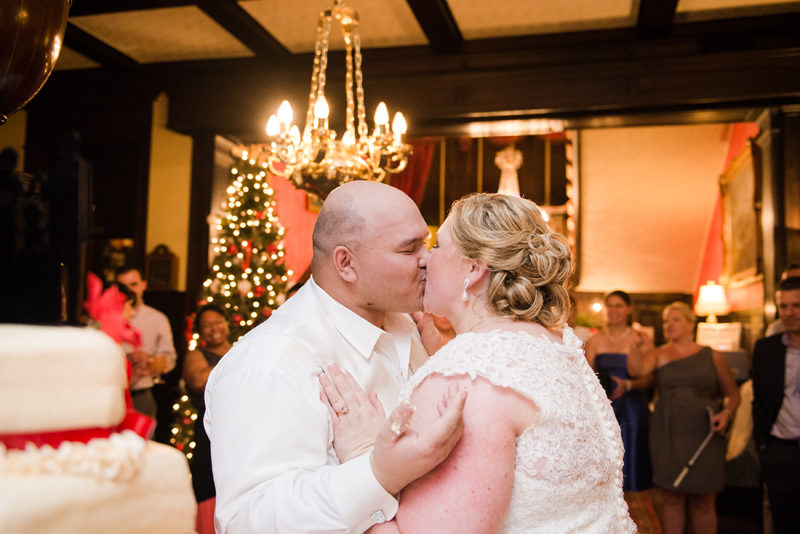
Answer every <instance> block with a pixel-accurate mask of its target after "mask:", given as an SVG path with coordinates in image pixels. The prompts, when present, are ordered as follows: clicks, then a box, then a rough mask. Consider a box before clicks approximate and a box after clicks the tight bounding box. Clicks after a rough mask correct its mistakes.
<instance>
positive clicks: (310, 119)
mask: <svg viewBox="0 0 800 534" xmlns="http://www.w3.org/2000/svg"><path fill="white" fill-rule="evenodd" d="M324 24H325V20H324V18H323V17H320V18H319V20H318V21H317V41H316V43H314V67H313V69H312V71H311V93H310V94H309V95H308V112H307V113H306V127H305V128H304V129H303V137H307V136H308V135H310V134H311V128H312V126H313V124H314V104H316V103H317V84H318V80H319V72H320V58H321V56H322V33H323V32H324Z"/></svg>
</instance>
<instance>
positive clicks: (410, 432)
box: [370, 384, 467, 495]
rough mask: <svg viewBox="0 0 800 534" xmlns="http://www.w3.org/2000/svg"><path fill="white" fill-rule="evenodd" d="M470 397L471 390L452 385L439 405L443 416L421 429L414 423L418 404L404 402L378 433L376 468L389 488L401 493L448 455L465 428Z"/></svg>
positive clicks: (374, 466)
mask: <svg viewBox="0 0 800 534" xmlns="http://www.w3.org/2000/svg"><path fill="white" fill-rule="evenodd" d="M466 401H467V392H466V391H459V388H458V384H453V385H451V386H450V388H449V389H448V391H447V394H446V396H445V398H444V399H443V400H442V401H441V402H440V405H439V406H438V410H439V414H440V417H439V418H438V419H436V420H435V421H434V422H433V424H432V425H430V426H429V427H428V428H427V429H426V430H425V431H424V432H421V433H420V432H417V431H416V430H415V429H414V427H413V426H412V425H411V424H410V422H411V417H412V416H413V415H414V407H413V406H411V404H410V403H409V402H408V401H404V402H401V403H400V405H399V406H398V407H397V408H396V409H395V410H394V412H392V414H391V416H389V419H388V420H387V421H386V423H385V424H384V425H383V428H381V430H380V432H379V433H378V438H377V440H376V441H375V448H374V449H373V451H372V456H371V458H370V462H371V464H372V472H373V473H374V475H375V478H376V479H377V480H378V482H379V483H380V484H381V486H383V488H384V489H385V490H386V491H388V492H389V493H391V494H392V495H396V494H398V493H399V492H400V490H401V489H403V488H404V487H405V486H407V485H408V484H410V483H411V482H413V481H414V480H416V479H418V478H419V477H421V476H423V475H425V474H427V473H429V472H430V471H431V470H433V469H434V468H435V467H436V466H437V465H439V464H440V463H442V462H443V461H444V460H445V458H447V456H448V455H449V454H450V451H452V450H453V447H455V445H456V443H458V440H459V439H460V438H461V434H462V433H463V431H464V419H463V413H464V404H465V403H466Z"/></svg>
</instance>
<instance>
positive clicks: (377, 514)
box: [372, 510, 386, 523]
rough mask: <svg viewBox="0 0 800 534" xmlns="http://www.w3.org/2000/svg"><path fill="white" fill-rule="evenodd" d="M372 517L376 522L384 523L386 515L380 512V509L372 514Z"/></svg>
mask: <svg viewBox="0 0 800 534" xmlns="http://www.w3.org/2000/svg"><path fill="white" fill-rule="evenodd" d="M372 519H373V520H374V521H375V522H376V523H386V516H385V515H383V512H381V511H380V510H378V511H377V512H375V513H374V514H372Z"/></svg>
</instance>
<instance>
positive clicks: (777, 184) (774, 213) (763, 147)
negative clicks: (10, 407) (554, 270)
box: [756, 109, 786, 324]
mask: <svg viewBox="0 0 800 534" xmlns="http://www.w3.org/2000/svg"><path fill="white" fill-rule="evenodd" d="M783 123H784V117H783V114H782V113H781V112H780V110H777V109H771V110H766V111H765V112H764V113H763V114H762V115H761V117H760V118H759V120H758V125H759V127H760V129H761V134H760V135H759V136H758V138H757V139H756V145H757V147H758V149H759V150H758V152H757V153H758V156H759V159H760V162H759V163H756V165H757V166H758V168H760V172H758V170H759V169H756V171H757V174H756V179H757V180H760V182H761V231H762V240H761V241H762V258H763V270H762V272H763V276H764V315H765V324H769V323H770V322H771V321H772V320H773V319H774V318H775V312H776V307H775V288H776V282H777V280H778V279H779V278H780V273H781V271H782V270H783V268H784V266H785V265H786V227H785V225H784V222H785V218H784V214H783V210H784V204H783V198H782V196H783V192H784V186H783V184H784V179H783V170H784V150H783V149H784V146H783V135H784V133H783Z"/></svg>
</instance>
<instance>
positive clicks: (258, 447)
mask: <svg viewBox="0 0 800 534" xmlns="http://www.w3.org/2000/svg"><path fill="white" fill-rule="evenodd" d="M426 359H427V354H426V353H425V349H424V348H423V346H422V343H421V341H420V338H419V334H418V333H417V329H416V326H415V325H414V322H413V321H412V320H411V319H410V318H409V317H408V316H407V315H405V314H395V313H388V314H387V315H386V320H385V323H384V329H383V330H382V329H380V328H377V327H376V326H374V325H372V324H371V323H369V322H368V321H366V320H364V319H363V318H361V317H360V316H358V315H357V314H355V313H354V312H352V311H350V310H349V309H347V308H345V307H344V306H342V305H341V304H339V303H338V302H336V301H335V300H334V299H333V298H331V297H330V296H329V295H328V294H327V293H325V291H323V290H322V289H321V288H320V287H319V286H317V285H316V284H315V283H314V280H313V279H311V280H309V281H308V283H306V285H305V286H303V288H302V289H300V291H298V292H297V293H296V294H295V295H294V296H293V297H292V298H290V299H289V300H288V301H286V303H284V304H283V305H282V306H281V307H280V308H279V309H278V310H277V311H276V312H275V313H274V314H273V315H272V317H270V318H269V320H267V321H266V322H265V323H264V324H262V325H260V326H259V327H258V328H256V329H254V330H253V331H252V332H250V333H248V334H247V335H246V336H245V337H243V338H242V339H241V340H240V341H239V342H238V343H236V345H234V347H233V348H232V349H231V350H230V351H229V352H228V354H227V355H226V356H225V357H224V358H222V361H221V362H220V363H219V364H218V365H217V366H216V367H215V368H214V370H213V371H212V373H211V375H210V377H209V379H208V384H207V386H206V392H205V402H206V414H205V419H204V423H205V427H206V431H207V432H208V435H209V437H210V438H211V456H212V464H213V470H214V482H215V485H216V489H217V502H216V511H215V524H216V529H217V533H218V534H251V533H252V534H256V533H258V534H266V533H273V532H275V533H278V532H279V533H294V532H331V533H333V532H336V533H350V532H353V533H360V532H364V531H365V530H367V529H368V528H369V527H371V526H372V525H373V524H375V523H376V522H381V521H382V520H383V519H386V520H388V519H391V518H392V517H394V515H395V513H396V512H397V500H396V499H395V497H394V496H392V495H390V494H389V493H387V492H386V491H385V490H384V489H383V487H382V486H381V485H380V484H379V483H378V481H377V480H376V479H375V476H374V475H373V473H372V469H371V467H370V464H369V454H364V455H362V456H360V457H359V458H356V459H354V460H351V461H349V462H347V463H345V464H339V462H338V460H337V458H336V453H335V451H334V449H333V428H332V425H331V420H330V416H329V414H328V411H327V409H326V408H325V406H324V405H323V404H322V402H321V401H320V399H319V392H320V386H319V381H318V378H317V377H318V375H319V374H320V373H321V372H322V369H323V368H324V369H327V366H328V364H329V363H330V362H336V363H337V365H339V367H342V368H344V369H347V370H348V371H349V372H351V373H352V375H353V376H354V377H355V378H356V380H357V381H358V382H359V384H360V385H361V387H362V388H363V389H364V391H366V392H372V391H374V392H376V393H377V394H378V398H379V399H380V401H381V403H383V406H384V408H385V409H386V413H387V415H388V414H389V413H390V412H391V410H392V409H393V408H394V407H395V405H396V403H397V398H398V395H399V393H400V388H401V387H402V385H403V384H405V382H406V381H407V380H408V378H409V376H410V375H411V374H412V373H413V371H414V370H416V369H418V368H419V367H420V366H421V365H422V364H423V363H425V361H426ZM345 417H346V416H345Z"/></svg>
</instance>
